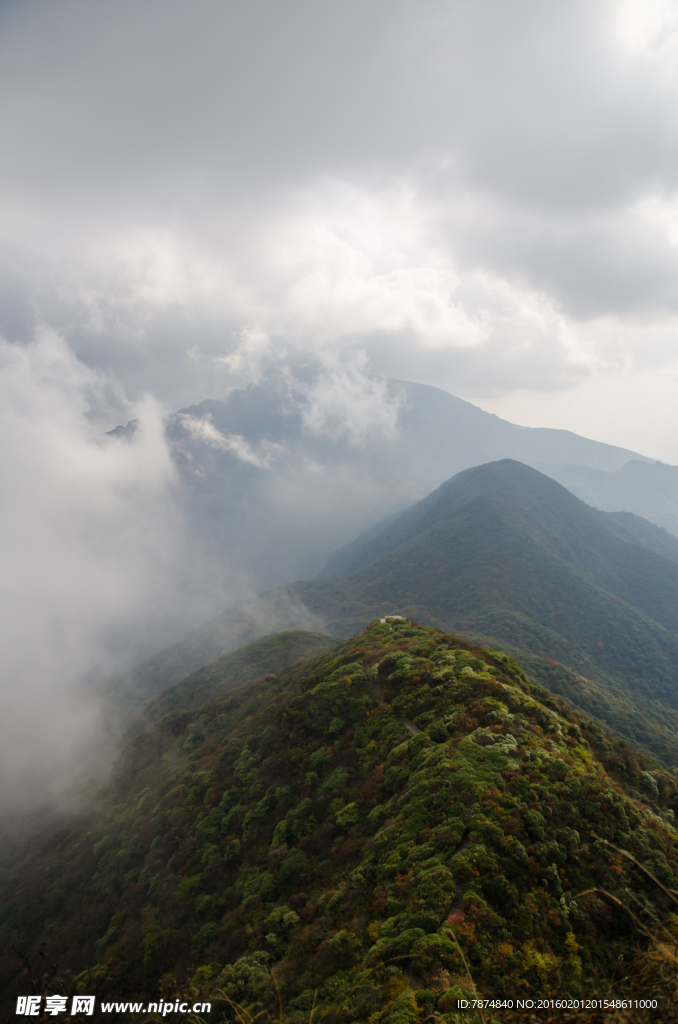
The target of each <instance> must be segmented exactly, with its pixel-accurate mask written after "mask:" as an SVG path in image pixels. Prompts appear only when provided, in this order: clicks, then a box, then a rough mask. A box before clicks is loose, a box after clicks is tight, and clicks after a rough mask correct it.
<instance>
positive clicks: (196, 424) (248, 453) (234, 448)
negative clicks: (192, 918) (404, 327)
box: [178, 413, 285, 469]
mask: <svg viewBox="0 0 678 1024" xmlns="http://www.w3.org/2000/svg"><path fill="white" fill-rule="evenodd" d="M178 420H179V422H180V423H181V425H182V427H183V428H184V430H186V431H187V432H188V434H189V436H190V437H191V438H192V439H193V440H194V441H204V442H205V443H206V444H208V445H209V446H210V447H211V448H218V449H220V450H221V451H224V452H231V454H232V455H235V457H236V458H237V459H240V461H241V462H248V463H249V464H250V465H252V466H258V467H259V468H260V469H265V468H268V466H270V464H271V460H272V459H273V458H275V456H276V455H281V454H282V453H283V452H284V451H285V447H284V445H282V444H278V443H277V442H275V441H268V440H266V439H264V440H263V441H262V442H261V443H260V444H259V445H257V446H256V447H254V446H253V445H251V444H250V443H249V442H248V441H246V440H245V438H244V437H242V436H241V435H240V434H222V433H221V432H220V431H219V430H217V428H216V427H215V426H214V423H213V422H212V416H211V414H210V413H208V414H207V415H206V416H202V417H200V418H198V417H196V416H191V415H189V414H188V413H179V415H178Z"/></svg>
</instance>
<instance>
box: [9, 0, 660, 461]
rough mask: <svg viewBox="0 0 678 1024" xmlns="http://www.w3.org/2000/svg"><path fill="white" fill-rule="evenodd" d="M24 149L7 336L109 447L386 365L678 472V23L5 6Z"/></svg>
mask: <svg viewBox="0 0 678 1024" xmlns="http://www.w3.org/2000/svg"><path fill="white" fill-rule="evenodd" d="M0 133H1V137H2V140H3V159H2V164H1V165H0V202H1V204H2V206H1V219H2V224H3V230H2V241H1V250H0V267H1V270H2V283H1V296H0V298H1V302H0V330H1V332H2V334H3V335H4V337H5V338H6V339H7V340H8V341H9V342H16V341H20V342H26V341H28V340H30V339H31V338H32V337H33V336H34V334H35V331H36V323H37V324H39V325H41V329H43V330H44V329H46V328H48V329H50V330H52V331H54V332H56V333H57V334H58V335H59V336H60V337H61V338H62V339H64V340H65V342H66V343H67V344H68V345H69V346H70V347H71V349H72V351H73V352H74V354H75V355H76V356H77V358H78V359H79V360H80V361H81V362H83V363H84V364H85V365H86V366H87V367H88V368H90V369H91V370H94V371H96V372H100V373H102V374H104V375H105V376H107V378H108V380H109V383H110V387H109V389H108V392H107V394H108V399H107V401H108V402H109V406H108V407H107V406H106V405H105V403H104V406H101V405H100V406H99V413H100V414H101V417H102V422H104V421H105V422H106V423H107V425H112V424H113V423H114V422H118V420H119V419H120V418H124V416H123V413H124V409H123V406H124V399H123V398H122V397H121V389H122V390H123V391H124V394H125V395H126V397H127V399H129V400H131V401H134V400H137V399H138V398H139V396H140V395H141V394H142V393H145V392H150V393H151V394H152V395H154V396H155V398H156V399H158V400H159V401H160V402H162V403H164V404H165V405H167V406H169V407H170V408H178V407H180V406H183V405H186V404H187V403H190V402H193V401H197V400H200V399H202V398H205V397H219V396H220V395H222V394H224V393H225V392H226V391H228V390H229V388H230V387H232V386H234V385H235V384H242V383H244V382H246V381H247V380H249V379H252V378H253V377H254V376H256V374H257V373H259V372H261V371H262V369H265V368H266V366H267V365H269V364H271V363H275V362H277V361H280V360H283V361H284V360H285V359H286V358H287V357H289V356H290V355H293V354H298V353H300V352H301V353H308V352H311V353H313V354H314V355H316V356H318V357H319V358H321V359H331V356H329V355H328V353H334V358H335V359H336V358H337V354H339V356H338V358H339V359H340V360H341V361H344V362H345V361H346V360H353V361H355V360H357V361H358V362H356V363H355V365H359V363H360V358H361V354H362V357H363V358H364V359H366V362H364V363H363V364H362V365H365V366H366V367H367V369H368V370H369V371H370V372H373V373H376V374H380V375H385V376H397V377H401V378H406V379H412V380H416V381H422V382H424V383H432V384H436V385H438V386H441V387H444V388H446V389H447V390H449V391H451V392H453V393H454V394H457V395H460V396H462V397H465V398H468V399H470V400H471V401H474V402H476V403H478V404H479V405H481V406H482V407H483V408H486V409H489V410H491V411H495V412H497V413H499V414H500V415H504V416H506V417H507V418H509V419H512V420H514V421H516V422H519V423H524V424H529V425H543V426H564V427H568V428H569V429H571V430H574V431H576V432H578V433H583V434H586V435H588V436H592V437H595V438H598V439H600V440H605V441H609V442H612V443H616V444H621V445H624V446H628V447H631V448H634V449H635V450H638V451H641V452H643V453H646V454H648V455H652V456H655V457H658V458H662V459H664V460H666V461H669V462H673V463H678V412H677V411H676V410H677V409H678V402H676V399H675V393H676V386H677V384H678V351H677V346H676V338H677V337H678V334H677V330H678V250H677V248H676V247H677V245H678V191H677V189H678V6H677V5H676V4H675V3H661V2H656V3H655V2H652V0H639V2H635V0H634V2H606V0H598V2H596V3H591V2H590V0H586V2H578V0H567V2H564V0H563V2H554V3H544V2H543V0H512V2H511V3H506V2H505V0H474V2H473V3H469V2H468V0H460V2H457V0H416V2H415V0H341V3H327V2H325V3H323V2H318V0H200V3H198V4H196V3H189V2H187V0H183V2H177V0H144V3H142V4H140V3H138V2H137V0H116V2H115V3H110V2H108V0H106V2H100V0H79V2H71V0H59V2H58V3H50V2H47V0H4V2H3V3H2V5H1V6H0ZM102 394H103V391H100V394H99V400H100V401H101V400H102V399H101V395H102Z"/></svg>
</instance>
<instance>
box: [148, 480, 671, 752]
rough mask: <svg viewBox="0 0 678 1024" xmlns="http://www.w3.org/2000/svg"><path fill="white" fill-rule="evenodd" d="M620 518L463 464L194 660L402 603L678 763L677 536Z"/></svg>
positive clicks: (196, 652) (155, 683)
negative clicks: (273, 632) (273, 630)
mask: <svg viewBox="0 0 678 1024" xmlns="http://www.w3.org/2000/svg"><path fill="white" fill-rule="evenodd" d="M621 520H622V521H618V520H617V519H615V518H614V517H613V516H611V515H609V514H608V513H605V512H600V511H598V510H596V509H593V508H591V507H590V506H588V505H585V504H584V503H583V502H582V501H580V500H579V499H578V498H576V497H575V496H574V495H572V494H571V493H570V492H569V491H567V490H566V489H565V488H564V487H562V486H561V485H560V484H558V483H556V482H555V481H553V480H551V479H550V478H549V477H546V476H545V475H544V474H542V473H539V472H537V471H536V470H533V469H531V468H529V467H528V466H525V465H522V464H521V463H517V462H514V461H512V460H502V461H500V462H496V463H489V464H488V465H486V466H478V467H475V468H473V469H470V470H465V471H463V472H462V473H459V474H457V476H455V477H453V478H452V479H451V480H449V481H447V482H446V483H445V484H443V485H442V486H441V487H440V488H438V490H436V491H434V492H433V493H432V494H430V495H429V496H428V497H427V498H425V499H424V500H423V501H421V502H419V503H418V504H417V505H415V506H413V507H412V508H411V509H408V510H407V511H406V512H404V513H401V514H400V515H399V516H396V517H395V518H393V517H392V518H391V519H390V520H389V521H388V522H387V523H386V524H385V525H384V526H383V527H382V528H381V529H378V528H375V529H373V530H371V531H368V533H367V534H366V535H365V536H364V537H363V538H362V539H361V538H359V539H358V540H357V541H355V542H354V543H352V544H351V545H349V547H348V548H347V549H346V551H345V552H344V553H341V552H340V553H338V554H337V555H336V556H334V557H333V559H331V561H330V562H329V563H328V566H327V570H326V573H327V575H328V576H329V575H331V576H332V577H333V578H324V579H317V580H312V581H306V582H298V583H295V584H292V585H290V586H287V587H280V588H277V589H276V590H274V591H271V592H269V593H268V594H264V595H262V597H261V598H260V599H259V600H258V602H256V604H254V605H252V606H251V607H250V608H249V609H248V608H246V607H236V608H233V609H230V610H228V611H227V612H226V613H224V615H223V616H221V617H220V618H219V619H217V620H215V622H214V623H212V624H208V625H207V626H206V627H204V628H203V630H202V632H201V634H196V635H195V638H196V639H197V638H198V636H200V637H202V638H203V641H204V647H201V646H200V644H199V643H196V639H194V640H193V641H192V643H193V647H192V648H190V654H191V656H192V657H193V658H194V659H195V661H194V663H193V664H192V665H191V668H197V667H198V665H199V664H201V661H200V660H199V659H200V656H201V651H204V652H205V653H207V652H210V654H211V652H212V651H215V650H217V651H218V645H219V644H223V645H225V649H226V650H228V646H226V645H230V646H231V647H236V646H238V645H239V644H241V643H243V641H245V640H249V639H252V637H253V635H255V636H256V630H257V628H259V629H260V632H263V631H264V630H262V629H261V627H260V626H259V627H258V624H259V623H262V622H275V623H276V624H277V627H278V628H281V629H282V628H293V627H295V626H298V625H299V624H300V620H302V619H303V620H305V621H306V622H308V623H312V624H313V625H312V628H313V629H314V630H318V631H322V632H327V633H329V634H331V635H333V636H348V635H350V634H352V633H354V632H356V631H357V630H359V629H360V628H361V627H362V625H363V624H364V622H366V621H369V620H370V619H371V618H374V617H375V616H377V615H383V614H384V613H389V614H394V613H402V614H406V615H411V616H412V617H415V618H416V619H417V620H418V621H421V622H425V623H429V624H431V625H435V626H440V627H444V628H447V629H450V630H453V631H454V632H456V633H458V634H461V635H463V636H471V637H477V638H484V639H485V640H486V641H487V642H490V643H492V644H493V645H496V646H498V647H501V648H502V649H506V650H508V651H510V653H511V654H513V655H514V656H516V657H519V658H520V659H521V661H522V663H523V665H524V667H525V668H526V670H528V671H529V673H530V675H532V676H534V677H535V678H537V679H538V680H539V681H540V682H541V683H542V684H544V685H546V686H548V687H549V688H550V689H553V690H554V691H555V692H558V693H560V694H561V695H562V696H565V697H566V698H567V699H568V700H569V701H570V702H571V703H573V704H574V705H576V706H578V707H580V708H581V709H583V710H584V711H585V712H586V713H587V714H590V715H594V716H595V717H597V718H598V719H599V720H600V721H601V722H604V723H605V724H606V725H607V727H608V728H611V729H613V730H614V731H616V732H618V733H619V734H620V735H624V736H626V737H627V738H629V739H631V740H633V741H634V742H635V743H639V744H641V745H644V746H645V747H646V748H648V749H651V750H653V751H654V752H655V754H657V755H658V756H660V757H661V758H662V759H664V761H665V762H666V763H675V762H676V761H678V564H677V563H676V562H675V561H674V560H673V559H672V558H670V557H668V558H667V557H665V555H664V554H660V553H659V550H662V546H664V549H665V550H668V551H669V552H670V551H671V538H669V537H668V535H665V534H663V532H662V531H661V530H659V529H657V528H654V527H653V526H652V524H650V523H647V524H645V525H643V524H642V523H641V524H640V529H639V524H638V523H637V522H636V520H635V518H634V519H632V520H631V523H630V524H629V525H624V518H623V517H621ZM223 649H224V648H223V647H222V650H223ZM184 650H185V649H184V646H183V645H177V646H176V647H175V648H174V649H173V652H170V653H173V656H174V657H175V658H176V657H178V654H177V652H179V654H180V655H181V656H182V657H183V652H184ZM211 656H212V657H214V654H211ZM209 660H210V657H209V656H204V655H203V657H202V663H205V662H207V661H209ZM158 662H160V663H162V662H163V655H159V656H157V657H156V659H152V663H153V664H154V665H156V666H157V664H158ZM149 664H150V663H149ZM183 664H184V665H185V664H186V662H185V661H184V662H183ZM175 678H176V676H175ZM143 679H144V686H145V687H146V688H145V690H144V692H145V694H146V696H147V697H150V696H151V695H152V693H153V692H154V688H157V689H155V692H158V691H159V690H161V689H162V688H163V686H164V685H167V676H164V675H163V673H162V671H157V670H156V669H154V670H153V671H152V672H150V671H148V672H146V675H145V676H144V677H143ZM132 682H134V678H133V680H132Z"/></svg>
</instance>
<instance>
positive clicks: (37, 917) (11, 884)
mask: <svg viewBox="0 0 678 1024" xmlns="http://www.w3.org/2000/svg"><path fill="white" fill-rule="evenodd" d="M434 506H435V502H431V503H429V506H428V507H429V511H432V510H433V508H434ZM217 676H218V672H216V675H215V677H214V678H215V679H216V677H217ZM175 692H176V693H179V694H181V696H180V697H179V699H178V701H177V702H176V704H175V705H174V709H173V710H171V711H169V712H168V713H167V714H165V715H164V716H163V717H162V718H161V719H160V720H159V721H157V722H156V723H155V724H153V725H152V726H151V727H150V728H149V729H148V730H147V731H145V732H144V733H142V734H140V735H137V736H135V737H134V738H133V739H132V740H131V741H130V743H129V744H128V745H127V747H126V748H125V750H124V751H123V753H122V756H121V758H120V762H119V764H118V766H117V769H116V772H115V773H114V776H113V777H112V779H111V780H110V783H109V785H108V786H107V787H106V788H105V789H104V790H102V791H101V793H100V794H99V795H98V797H97V800H96V802H95V804H94V805H93V807H92V808H91V809H90V810H88V811H87V812H83V813H82V815H81V816H80V817H78V818H71V819H70V820H68V821H62V822H60V824H59V826H58V828H54V827H53V826H50V827H49V828H47V829H45V830H44V832H43V834H42V836H40V837H38V838H34V839H33V840H32V841H31V843H30V844H27V846H26V848H25V850H24V853H23V858H22V859H21V860H20V862H19V863H15V864H14V865H13V866H12V868H11V870H8V871H7V872H6V874H5V877H4V879H3V883H2V885H3V888H2V900H1V904H0V905H1V906H2V910H1V911H0V920H1V922H2V924H1V928H2V931H1V934H0V943H1V944H2V946H3V948H4V949H7V950H10V949H11V948H12V946H14V949H15V950H16V951H17V952H16V953H14V954H12V955H11V956H8V957H6V958H5V960H4V962H3V964H2V966H1V967H0V972H1V974H0V984H2V991H3V995H4V998H5V1006H6V1007H7V1015H6V1017H5V1018H4V1019H9V1017H10V1016H11V1017H12V1018H13V1017H14V1012H15V997H16V994H17V992H20V991H22V986H23V991H29V990H30V987H31V979H30V977H29V976H28V974H29V972H28V971H27V970H26V964H28V963H30V962H31V960H32V957H33V956H34V955H35V953H36V951H37V950H38V949H39V947H40V945H41V943H45V944H46V945H45V948H44V949H43V954H44V956H46V957H47V960H46V962H47V963H48V964H55V965H57V966H55V968H54V969H53V971H52V972H48V973H47V974H46V975H45V976H44V978H43V979H41V978H40V976H39V973H40V972H36V974H37V975H38V976H37V977H34V981H33V989H34V990H36V991H45V990H46V991H48V992H50V993H54V994H62V993H63V994H70V993H71V992H73V991H77V990H78V987H79V989H80V990H82V989H83V987H84V989H85V990H86V991H87V992H88V993H92V994H94V993H96V994H97V996H98V998H99V999H100V1000H101V1001H102V1002H117V1001H119V1000H125V1001H133V1002H140V1003H142V1004H147V1003H148V1002H150V1001H153V1002H154V1003H157V1001H158V999H160V1000H161V1001H163V1000H164V1004H165V1006H164V1007H161V1008H160V1010H158V1008H157V1005H156V1006H155V1016H153V1011H151V1010H147V1011H146V1012H138V1013H137V1014H136V1015H132V1017H131V1018H130V1019H136V1020H151V1019H156V1018H158V1017H159V1016H161V1015H164V1013H165V1012H166V1008H167V1007H169V1006H170V1003H171V1004H174V1003H175V999H176V1000H179V999H190V1003H191V1004H192V1003H193V1002H194V1000H196V999H200V1000H206V1001H210V1002H211V1003H212V1009H211V1011H210V1015H209V1019H210V1020H212V1021H220V1020H236V1019H238V1018H239V1019H240V1020H250V1019H252V1018H255V1019H260V1020H262V1021H273V1020H281V1021H283V1022H286V1024H302V1022H304V1024H308V1022H309V1021H310V1020H312V1018H313V1017H314V1016H315V1019H317V1020H322V1019H324V1018H325V1017H328V1019H330V1020H336V1021H347V1022H348V1021H367V1020H369V1021H372V1022H373V1024H377V1022H382V1021H383V1022H386V1021H389V1022H394V1021H402V1022H403V1024H404V1022H414V1021H422V1020H424V1019H428V1018H431V1015H435V1014H439V1015H441V1016H440V1018H437V1017H435V1016H434V1017H433V1019H441V1020H443V1021H450V1022H452V1021H456V1020H458V1019H460V1018H458V1017H457V1015H456V1009H457V1001H458V1000H459V999H473V998H474V997H482V998H485V999H490V1000H495V1001H499V1002H498V1006H499V1009H498V1011H497V1012H495V1010H494V1009H493V1008H492V1007H489V1008H487V1015H486V1016H485V1017H484V1019H485V1020H487V1021H495V1022H498V1021H499V1020H502V1021H506V1020H508V1019H510V1018H509V1016H508V1015H507V1014H506V1013H505V1011H504V1009H503V1008H502V1000H506V999H507V998H514V999H515V997H516V996H521V997H532V998H534V999H538V998H543V997H554V996H558V997H567V996H569V997H572V998H583V999H592V998H593V999H596V998H608V999H609V998H613V999H622V998H626V999H630V998H636V999H637V998H639V997H641V996H642V997H644V996H645V995H646V994H648V993H651V995H652V997H653V998H654V999H656V1000H657V1002H658V1004H659V1010H658V1012H661V1013H662V1014H663V1016H662V1018H661V1019H663V1020H667V1021H669V1020H674V1019H675V1016H674V1015H673V1010H675V1001H674V999H673V998H672V997H673V996H675V992H672V991H671V990H670V989H669V987H668V981H669V973H670V969H671V966H672V964H671V960H670V956H668V954H667V953H666V949H667V943H670V944H671V945H673V944H674V943H675V934H676V925H675V916H673V915H672V913H671V912H672V911H673V910H674V909H675V898H674V897H673V896H672V894H671V890H675V889H676V888H678V858H677V855H676V830H675V828H674V826H673V820H674V817H673V812H674V809H678V784H677V781H676V779H675V777H674V776H673V775H671V774H669V773H668V772H666V771H664V770H662V769H661V768H659V767H657V766H656V765H655V764H653V763H652V762H651V761H650V760H648V759H647V758H644V756H643V755H642V754H639V753H638V752H636V751H634V750H633V749H632V748H631V747H629V746H628V745H626V744H625V743H624V742H623V741H621V740H614V739H612V738H610V737H608V736H606V735H605V734H604V733H603V731H602V730H601V729H600V728H599V727H598V726H596V725H595V724H594V723H592V722H590V721H588V720H585V719H582V718H581V717H579V716H578V715H576V714H575V713H573V712H572V711H571V710H570V709H569V708H567V707H566V706H565V705H564V704H563V703H562V702H558V701H557V700H555V699H554V698H553V696H552V695H550V694H549V693H547V692H546V691H545V690H543V689H540V688H538V687H535V686H534V685H532V684H531V683H530V682H529V681H528V679H527V678H526V677H525V675H524V674H523V673H522V671H521V670H520V669H519V667H518V666H517V665H516V664H515V663H514V662H512V661H511V659H510V658H508V657H507V656H506V655H504V654H501V653H500V652H498V651H496V650H488V649H484V648H481V647H477V646H474V645H472V644H470V643H466V642H464V641H463V640H460V639H458V638H456V637H454V636H450V635H446V634H444V633H442V632H440V631H438V630H435V629H433V628H429V627H424V626H418V625H416V624H415V623H411V622H407V621H397V620H393V619H391V620H388V619H386V620H385V621H383V622H381V621H379V620H377V621H375V622H374V623H372V625H371V626H370V627H368V629H366V630H364V631H363V632H362V633H361V634H360V635H358V636H356V637H354V638H353V639H351V640H350V641H348V642H347V643H345V644H343V645H342V646H341V647H339V648H337V649H335V650H333V651H331V652H329V653H327V654H325V655H323V656H321V657H319V658H316V659H314V660H310V661H309V660H306V661H304V662H302V663H301V664H299V665H295V666H292V667H290V668H288V669H285V670H283V671H282V672H280V673H279V674H278V675H277V676H276V677H274V678H272V677H271V675H270V674H269V675H267V676H266V677H264V678H260V679H259V680H257V681H255V682H252V683H249V684H247V685H245V686H243V687H241V688H239V689H237V690H235V691H231V692H230V693H220V692H218V688H214V689H211V690H210V693H211V696H210V697H209V698H208V699H207V700H206V701H205V702H204V703H202V704H200V703H198V704H194V703H193V699H194V698H196V699H197V697H198V694H197V692H194V693H193V694H192V696H191V697H190V699H189V701H188V703H186V701H185V698H186V690H185V688H184V690H183V691H182V690H181V689H179V690H176V691H175ZM166 699H167V700H168V702H169V704H168V706H172V705H173V703H174V701H173V697H172V691H169V692H168V694H167V695H166ZM22 955H23V956H24V957H25V960H22ZM234 1004H237V1005H236V1006H235V1007H234ZM494 1006H495V1007H496V1006H497V1003H496V1002H495V1004H494ZM234 1010H235V1012H234ZM530 1012H531V1011H530ZM259 1015H260V1016H259ZM528 1016H529V1014H528ZM124 1018H125V1015H124V1012H123V1011H118V1017H117V1019H124ZM83 1019H84V1018H83ZM110 1019H116V1018H113V1017H111V1018H110ZM463 1019H464V1020H469V1021H472V1020H474V1019H479V1018H478V1017H476V1015H475V1014H474V1013H473V1012H471V1013H469V1014H468V1015H467V1014H464V1016H463ZM514 1019H521V1020H527V1019H528V1017H526V1016H524V1015H518V1016H517V1017H516V1018H514ZM529 1019H535V1018H534V1017H530V1018H529ZM577 1019H579V1020H582V1021H586V1020H593V1019H594V1018H593V1017H588V1016H586V1014H585V1013H583V1012H582V1013H581V1015H580V1016H578V1017H577ZM595 1019H596V1020H598V1019H602V1018H598V1017H596V1018H595ZM625 1019H629V1020H639V1019H640V1018H639V1017H637V1016H633V1015H631V1016H629V1017H626V1018H625ZM657 1019H659V1018H657Z"/></svg>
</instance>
